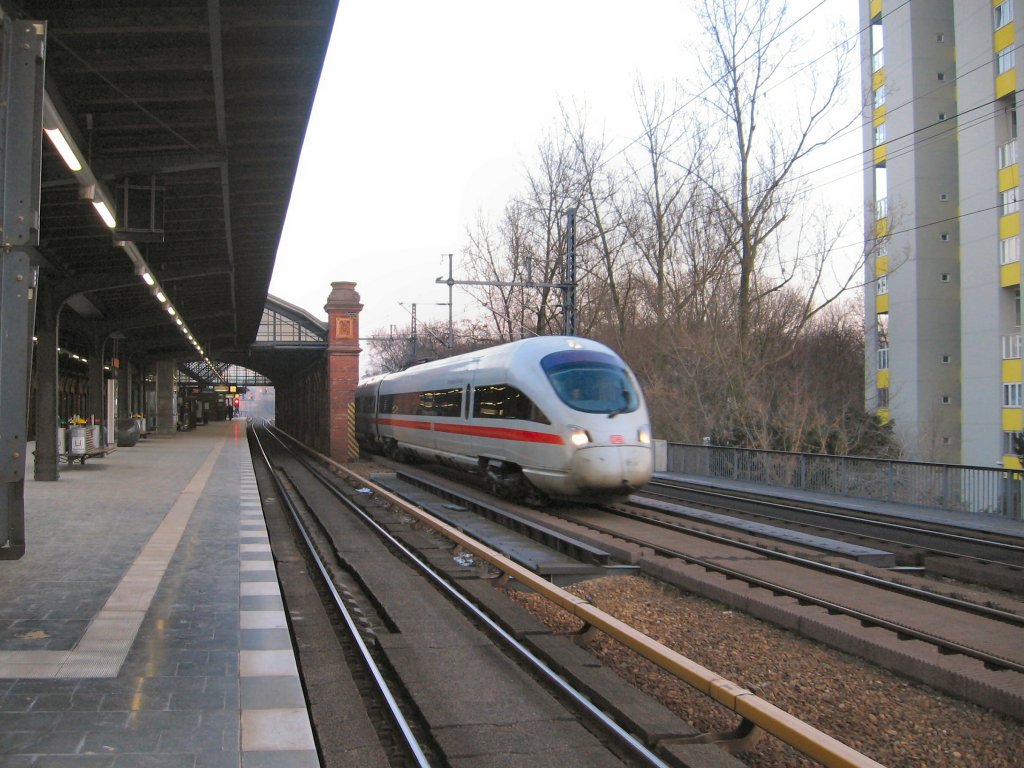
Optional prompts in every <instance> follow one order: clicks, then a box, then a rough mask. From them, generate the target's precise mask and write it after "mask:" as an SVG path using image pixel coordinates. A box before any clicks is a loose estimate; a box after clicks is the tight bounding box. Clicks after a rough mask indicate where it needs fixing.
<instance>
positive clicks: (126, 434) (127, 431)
mask: <svg viewBox="0 0 1024 768" xmlns="http://www.w3.org/2000/svg"><path fill="white" fill-rule="evenodd" d="M116 435H117V446H118V448H130V447H131V446H133V445H135V444H136V443H137V442H139V425H138V423H137V422H136V421H135V419H131V418H127V419H118V420H117V432H116Z"/></svg>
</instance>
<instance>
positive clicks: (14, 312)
mask: <svg viewBox="0 0 1024 768" xmlns="http://www.w3.org/2000/svg"><path fill="white" fill-rule="evenodd" d="M45 50H46V25H45V24H44V23H43V22H37V21H28V20H25V19H15V18H12V17H10V16H7V15H6V14H5V13H4V12H3V11H0V558H5V559H11V558H17V557H21V555H23V554H24V552H25V450H26V444H27V441H28V434H27V432H28V392H29V377H30V372H31V369H32V331H33V325H34V322H35V304H36V290H37V276H38V271H37V269H36V268H35V267H34V266H33V264H32V262H31V258H30V254H29V251H30V249H31V248H33V247H34V246H36V245H38V244H39V189H40V186H39V174H40V167H41V152H42V147H41V141H42V122H43V56H44V53H45Z"/></svg>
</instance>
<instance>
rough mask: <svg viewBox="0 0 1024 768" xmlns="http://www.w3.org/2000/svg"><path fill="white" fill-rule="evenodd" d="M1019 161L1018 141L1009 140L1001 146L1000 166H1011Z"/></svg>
mask: <svg viewBox="0 0 1024 768" xmlns="http://www.w3.org/2000/svg"><path fill="white" fill-rule="evenodd" d="M1016 162H1017V142H1016V140H1013V141H1008V142H1006V143H1005V144H1001V145H1000V146H999V167H1000V168H1009V167H1010V166H1011V165H1013V164H1014V163H1016Z"/></svg>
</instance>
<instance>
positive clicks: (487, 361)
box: [364, 336, 618, 382]
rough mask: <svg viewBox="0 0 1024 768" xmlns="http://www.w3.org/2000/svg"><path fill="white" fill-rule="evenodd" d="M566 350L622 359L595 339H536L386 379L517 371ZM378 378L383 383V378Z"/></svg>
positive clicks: (434, 362) (437, 362)
mask: <svg viewBox="0 0 1024 768" xmlns="http://www.w3.org/2000/svg"><path fill="white" fill-rule="evenodd" d="M565 349H589V350H595V351H601V352H606V353H608V354H611V355H615V357H618V355H617V354H616V353H615V352H614V351H613V350H612V349H610V348H609V347H607V346H605V345H604V344H602V343H601V342H599V341H594V340H593V339H586V338H582V337H579V336H535V337H533V338H529V339H520V340H519V341H512V342H508V343H506V344H498V345H496V346H493V347H488V348H486V349H480V350H477V351H475V352H466V353H464V354H461V355H455V356H454V357H446V358H442V359H440V360H432V361H431V362H428V363H421V364H419V365H414V366H412V367H410V368H406V369H405V370H403V371H399V372H397V373H389V374H387V375H385V376H383V377H382V378H384V379H387V380H393V379H398V378H405V377H418V376H419V375H421V374H423V375H430V374H433V373H438V372H442V371H452V372H454V371H458V370H460V369H463V368H465V367H467V366H472V367H473V368H475V369H476V370H477V371H482V370H486V369H489V368H514V367H516V365H517V364H518V365H523V364H526V363H527V362H529V361H533V360H539V359H540V358H541V357H544V356H545V355H548V354H550V353H552V352H560V351H562V350H565ZM375 378H377V379H378V380H379V378H380V377H375ZM364 382H369V379H367V380H364Z"/></svg>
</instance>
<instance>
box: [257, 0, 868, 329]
mask: <svg viewBox="0 0 1024 768" xmlns="http://www.w3.org/2000/svg"><path fill="white" fill-rule="evenodd" d="M790 5H791V7H792V6H796V7H797V8H798V9H799V10H800V11H801V12H802V11H806V10H807V9H811V8H814V7H815V6H816V5H819V3H818V2H817V0H804V1H801V2H791V3H790ZM820 6H821V7H820V8H818V9H817V10H814V11H812V12H811V14H810V16H809V17H808V19H807V20H806V21H805V22H801V25H802V26H803V27H805V34H807V35H808V36H810V37H811V38H814V37H816V36H817V37H819V38H820V37H822V36H821V35H818V34H816V31H818V32H820V31H822V30H824V29H826V28H828V27H830V26H831V25H832V23H833V22H834V20H835V19H836V18H837V14H845V15H846V19H845V23H846V28H847V32H848V34H850V35H852V34H854V33H855V31H856V28H857V19H856V7H855V4H854V3H850V2H842V3H835V2H825V3H820ZM690 7H691V4H690V3H689V2H685V1H684V0H631V1H630V2H628V3H623V2H621V0H519V2H517V3H514V4H509V3H494V2H485V1H481V0H436V1H435V2H431V3H426V2H423V1H422V0H390V1H389V2H380V0H341V2H340V6H339V9H338V17H337V22H336V24H335V29H334V34H333V37H332V40H331V46H330V50H329V51H328V55H327V60H326V62H325V66H324V71H323V74H322V76H321V80H320V87H319V91H318V94H317V98H316V103H315V106H314V109H313V114H312V117H311V120H310V126H309V130H308V133H307V135H306V140H305V144H304V146H303V152H302V159H301V161H300V164H299V170H298V174H297V177H296V181H295V187H294V189H293V192H292V198H291V203H290V206H289V210H288V217H287V221H286V223H285V228H284V234H283V236H282V240H281V244H280V247H279V250H278V254H277V261H276V265H275V268H274V275H273V279H272V281H271V284H270V292H271V293H272V294H274V295H275V296H278V297H280V298H282V299H284V300H285V301H288V302H290V303H292V304H296V305H298V306H300V307H302V308H303V309H305V310H307V311H308V312H310V313H312V314H313V315H315V316H317V317H321V318H325V317H326V314H325V313H324V311H323V306H324V303H325V302H326V300H327V296H328V294H329V293H330V284H331V282H333V281H339V280H351V281H353V282H355V283H356V290H358V291H359V293H360V296H361V299H362V302H363V304H364V307H365V308H364V310H363V313H362V316H361V318H360V334H361V335H362V336H368V335H371V334H373V333H375V332H377V331H379V330H386V329H388V328H389V327H390V326H392V325H394V326H396V327H397V328H398V330H399V331H400V332H402V333H408V327H409V320H410V315H409V306H410V305H411V304H412V303H414V302H415V303H417V305H418V306H417V315H418V317H419V319H420V321H421V322H422V321H429V320H438V319H442V318H443V319H447V316H448V309H447V307H446V306H438V304H440V303H444V302H447V300H448V289H447V287H446V286H442V285H436V284H435V283H434V280H435V279H436V278H437V277H439V276H442V275H444V276H445V277H447V270H448V266H447V260H446V259H443V258H442V254H447V253H454V254H455V277H456V279H458V278H459V276H460V272H459V253H460V251H461V250H462V249H463V247H464V246H465V244H466V241H467V238H466V230H467V227H469V226H470V225H471V224H472V223H473V222H474V221H475V220H476V218H477V215H478V212H480V211H483V212H484V213H485V214H487V215H491V216H497V215H498V214H500V212H501V210H502V208H503V207H504V205H505V203H506V202H507V201H508V199H509V198H510V197H511V196H512V195H513V194H514V193H517V192H521V191H522V190H523V189H524V188H525V187H524V183H523V179H524V169H525V168H526V167H528V166H531V165H532V164H533V160H534V156H535V150H536V147H537V145H538V144H539V143H540V141H541V140H542V139H543V137H544V135H545V133H546V132H550V131H552V130H553V129H554V128H555V126H556V124H557V122H558V116H559V102H560V101H561V102H562V103H566V104H570V105H571V104H575V105H581V106H585V108H586V111H587V113H588V115H589V121H588V125H590V126H593V127H595V128H596V127H601V128H603V130H604V133H605V136H606V138H607V139H609V140H610V143H611V146H612V148H613V149H619V148H621V147H623V146H625V145H626V144H627V143H628V142H630V141H631V140H632V139H633V138H635V137H636V134H637V122H636V109H635V104H634V96H633V93H634V84H635V83H636V81H637V79H638V78H639V79H642V80H643V81H644V82H645V83H646V84H648V85H652V86H657V85H664V86H666V87H669V88H671V87H673V84H674V83H675V82H677V81H679V80H682V79H686V78H688V77H690V75H691V74H693V73H694V59H693V58H692V56H693V55H694V47H695V44H696V40H697V29H696V24H695V21H694V17H693V15H692V13H691V11H690ZM797 15H798V14H794V15H793V17H794V18H796V17H797ZM851 87H852V88H853V89H854V90H855V91H858V92H859V82H858V81H857V77H856V73H855V76H854V81H853V84H852V86H851ZM857 101H858V97H857V94H856V93H853V94H851V102H850V105H851V106H850V109H852V110H856V104H857ZM859 150H860V135H859V133H857V132H853V133H852V134H851V135H850V136H849V138H848V139H847V141H846V143H845V144H844V145H843V146H837V147H835V148H834V149H833V152H832V155H833V157H834V158H842V157H848V156H850V155H855V154H856V153H857V152H858V151H859ZM828 162H830V161H829V160H827V159H824V158H823V160H822V164H823V165H824V164H826V163H828ZM859 167H860V165H859V161H858V160H857V159H853V160H850V161H849V163H848V164H847V165H845V166H832V167H830V168H829V170H828V172H827V173H826V175H825V177H824V178H828V179H834V178H845V182H844V183H845V186H846V187H847V188H848V189H849V190H851V191H850V192H849V193H848V194H847V197H850V196H852V199H851V200H850V203H851V205H852V206H853V207H855V208H857V209H859V208H860V206H861V201H860V188H861V180H860V176H859ZM833 191H834V190H833ZM856 231H858V232H859V231H860V230H859V228H858V229H857V230H856ZM453 303H454V314H455V317H456V320H457V319H458V318H460V317H466V316H474V315H476V314H478V309H479V308H478V307H477V306H476V305H475V304H474V303H473V302H472V300H471V299H470V298H469V297H468V296H467V295H466V294H464V293H463V292H462V291H461V290H460V289H458V288H456V289H455V295H454V302H453ZM403 304H404V305H405V306H402V305H403Z"/></svg>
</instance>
